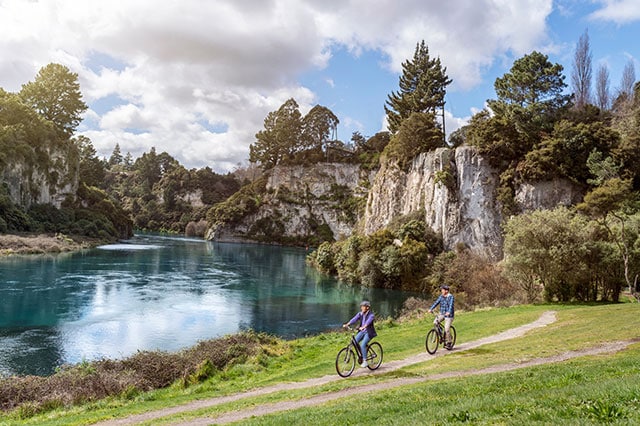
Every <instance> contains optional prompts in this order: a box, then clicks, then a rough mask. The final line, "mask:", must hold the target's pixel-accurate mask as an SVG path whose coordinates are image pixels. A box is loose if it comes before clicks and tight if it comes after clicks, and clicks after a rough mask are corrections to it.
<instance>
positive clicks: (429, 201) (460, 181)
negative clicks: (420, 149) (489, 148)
mask: <svg viewBox="0 0 640 426" xmlns="http://www.w3.org/2000/svg"><path fill="white" fill-rule="evenodd" d="M497 184H498V176H497V173H496V172H495V171H494V170H493V169H492V168H491V167H490V166H489V164H488V163H487V161H486V160H485V159H483V158H482V157H480V156H479V155H478V154H477V153H476V151H475V150H474V149H473V148H471V147H460V148H458V149H455V150H454V149H448V148H440V149H437V150H435V151H431V152H428V153H423V154H420V155H418V156H417V157H416V158H415V159H414V160H413V162H412V164H411V166H410V168H409V170H408V171H407V172H404V171H402V170H400V169H399V168H398V167H397V166H396V165H395V164H386V165H384V166H383V167H382V168H381V169H380V172H379V173H378V174H377V175H376V177H375V180H374V183H373V186H372V188H371V191H370V192H369V197H368V200H367V208H366V212H365V218H364V222H365V223H364V230H365V233H372V232H375V231H377V230H378V229H381V228H383V227H384V226H386V225H388V224H389V223H390V222H391V220H393V218H395V217H396V216H400V215H406V214H409V213H412V212H416V211H424V214H425V221H426V223H427V225H429V226H430V227H431V228H433V230H434V231H436V232H437V233H439V234H441V235H442V237H443V241H444V243H445V247H447V248H453V247H454V246H455V245H456V244H457V243H464V244H466V245H467V246H469V247H470V248H472V249H474V250H476V251H482V252H484V253H486V254H487V255H489V256H491V257H494V258H497V257H500V256H501V252H502V237H501V228H500V223H501V220H502V217H501V214H500V206H498V204H497V203H496V200H495V188H496V186H497Z"/></svg>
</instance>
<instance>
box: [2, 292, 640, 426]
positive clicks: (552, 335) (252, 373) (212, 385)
mask: <svg viewBox="0 0 640 426" xmlns="http://www.w3.org/2000/svg"><path fill="white" fill-rule="evenodd" d="M549 309H554V310H557V311H558V322H557V323H556V324H553V325H550V326H547V327H545V328H544V329H540V330H536V331H532V332H531V333H529V334H528V335H527V336H525V337H523V338H518V339H514V340H510V341H508V342H502V343H497V344H492V345H486V346H483V347H481V348H477V349H474V350H470V351H466V352H459V353H451V354H449V355H448V356H446V357H441V358H438V359H437V362H425V363H421V364H417V365H415V366H411V367H407V368H405V369H402V370H398V371H395V372H391V373H387V374H385V375H380V376H376V377H373V376H368V375H364V376H361V377H352V378H350V379H348V380H339V381H336V382H332V383H329V384H326V385H324V386H321V387H318V388H309V389H300V390H295V391H286V392H279V393H274V394H270V395H265V396H261V397H253V398H247V399H244V400H241V401H237V402H233V403H228V404H224V405H220V406H217V407H213V408H209V409H202V410H200V411H198V412H195V413H187V414H181V415H175V416H172V417H169V418H167V419H163V420H166V421H171V420H173V421H175V420H177V419H188V418H193V417H197V416H199V415H204V414H215V413H223V412H228V411H230V410H235V409H239V408H243V407H250V406H252V405H255V404H259V403H264V402H275V401H282V400H294V399H303V398H306V397H308V396H311V395H316V394H319V393H323V392H328V391H333V390H338V389H343V388H345V387H351V386H356V385H360V384H366V383H373V382H377V381H384V380H389V379H392V378H396V377H402V376H424V375H429V374H431V373H433V372H436V371H438V372H440V371H447V370H456V371H458V370H459V371H464V370H469V369H474V368H482V367H485V366H490V365H494V364H498V363H505V362H518V361H522V360H527V359H531V358H535V357H540V356H548V355H552V354H556V353H562V352H566V351H567V350H572V349H580V348H586V347H590V346H593V345H595V344H597V343H598V342H606V341H613V340H625V339H629V338H633V337H637V335H638V334H637V330H638V329H639V326H640V319H638V315H637V312H638V305H633V304H619V305H597V306H584V305H579V306H559V305H553V306H519V307H513V308H502V309H493V310H483V311H477V312H470V313H460V314H459V315H456V321H455V323H454V324H455V325H456V328H457V330H458V342H459V343H463V342H466V341H471V340H476V339H478V338H481V337H486V336H489V335H492V334H495V333H497V332H500V331H503V330H507V329H510V328H513V327H517V326H519V325H522V324H526V323H529V322H532V321H534V320H535V319H537V318H538V317H539V315H540V314H541V313H542V312H544V311H545V310H549ZM614 323H615V324H616V328H615V333H607V332H606V330H607V329H608V328H609V326H610V325H611V324H614ZM430 326H431V318H424V319H421V320H411V321H408V322H404V323H400V324H398V323H396V322H394V321H383V322H381V323H380V325H379V327H378V328H379V337H378V340H379V341H380V342H381V343H382V344H383V346H384V350H385V357H384V360H385V361H391V360H394V359H402V358H405V357H406V356H409V355H413V354H416V353H420V352H423V351H424V335H425V332H426V331H427V329H428V328H430ZM347 339H348V335H347V334H345V333H328V334H323V335H320V336H315V337H309V338H305V339H298V340H295V341H291V342H282V343H281V345H280V346H279V347H278V352H279V353H278V354H275V353H274V356H273V357H268V358H267V357H261V358H260V359H253V360H251V362H249V363H247V364H243V365H236V366H234V367H231V368H230V369H228V370H227V371H224V372H221V373H219V374H218V375H216V376H215V377H213V378H212V379H210V380H208V381H206V382H205V383H203V384H200V385H196V386H192V387H190V388H188V389H182V388H180V387H179V386H173V387H171V388H168V389H163V390H158V391H154V392H149V393H143V394H139V395H136V394H133V395H129V397H128V398H127V397H119V398H109V399H106V400H103V401H98V402H95V403H91V404H86V405H83V406H78V407H72V408H69V409H57V410H53V411H50V412H47V413H43V414H39V415H36V416H33V417H30V418H26V419H24V420H20V419H19V418H18V417H17V415H16V414H15V413H14V414H13V415H11V416H10V417H9V418H8V419H7V420H6V421H4V422H2V421H0V424H18V423H20V424H23V423H24V424H50V425H57V424H65V425H66V424H87V423H90V422H95V421H97V420H99V419H106V418H114V417H124V416H126V415H130V414H134V413H139V412H145V411H149V410H154V409H160V408H166V407H169V406H174V405H179V404H183V403H185V402H189V401H193V400H196V399H202V398H210V397H215V396H221V395H227V394H231V393H236V392H241V391H246V390H249V389H252V388H257V387H264V386H268V385H272V384H276V383H281V382H291V381H303V380H306V379H309V378H312V377H320V376H324V375H333V374H335V370H334V366H333V362H334V359H335V358H334V357H335V353H336V352H337V351H338V349H339V348H340V347H342V346H344V345H345V344H346V342H347ZM634 350H635V352H634V353H635V355H636V356H637V354H638V353H637V352H638V350H637V349H634ZM631 352H632V351H631V350H629V351H625V352H623V354H627V353H631ZM623 354H619V355H616V357H618V358H621V359H622V360H624V356H625V355H623ZM598 359H600V358H598ZM605 359H606V358H605ZM580 362H581V361H572V362H570V363H563V364H562V365H557V366H546V367H536V368H530V369H526V371H530V372H533V373H531V374H534V376H532V377H536V378H535V380H534V381H535V382H537V381H538V380H539V379H538V376H544V374H545V373H544V371H546V370H547V369H553V368H562V367H564V366H565V365H574V364H576V363H577V364H579V363H580ZM582 362H584V361H582ZM589 362H600V361H597V360H596V361H593V360H590V361H589ZM577 364H576V365H577ZM620 364H621V365H626V364H625V363H624V362H622V363H620ZM628 364H629V365H630V364H631V363H628ZM575 368H578V367H575ZM585 368H586V369H587V370H588V374H582V373H580V375H579V377H577V376H576V380H574V381H573V383H572V382H571V381H570V380H569V381H568V382H567V384H566V386H573V385H575V386H577V387H578V388H580V389H582V387H581V386H578V382H579V380H577V379H580V380H588V378H589V377H590V374H591V373H592V370H593V368H588V367H585ZM524 371H525V370H522V371H517V372H511V373H504V374H500V375H491V376H484V378H482V377H470V378H467V379H456V380H455V381H454V380H449V381H447V388H448V387H449V386H450V385H453V384H456V386H457V384H458V383H463V382H464V383H469V384H468V386H469V387H470V389H476V388H478V389H482V391H481V392H479V394H478V396H477V398H480V399H482V398H489V399H491V398H493V402H494V403H495V404H497V405H502V403H500V404H498V401H500V400H501V399H502V398H503V397H502V396H501V394H500V393H498V392H495V393H494V394H493V395H490V394H491V392H490V389H488V388H486V387H485V388H483V385H482V384H483V383H484V382H487V383H493V381H494V380H497V379H496V378H497V377H503V376H504V377H505V378H506V379H504V380H505V381H506V382H508V381H509V380H510V379H508V378H510V377H520V376H518V375H521V374H525V373H524ZM580 371H582V369H581V368H580ZM628 373H629V372H628V371H626V372H620V374H628ZM526 374H529V373H526ZM562 374H563V375H564V376H566V377H569V378H570V377H572V376H571V373H570V372H566V371H565V372H564V373H562ZM634 374H636V375H637V371H636V372H635V373H634ZM488 377H490V378H488ZM625 377H626V376H625ZM636 379H637V377H636ZM529 382H530V380H529ZM518 383H520V384H522V383H523V381H522V379H521V378H519V379H514V383H513V385H514V386H515V385H516V384H518ZM441 386H442V385H439V384H434V383H425V384H421V385H414V386H410V387H407V388H403V389H401V390H394V391H386V392H381V393H380V394H381V395H386V396H384V397H380V398H381V401H380V402H379V404H380V405H381V407H382V408H380V410H378V409H376V412H377V416H378V417H381V416H382V417H381V418H383V419H385V420H383V421H382V422H380V421H378V424H394V423H396V420H395V419H396V418H395V416H393V413H396V412H404V411H405V410H409V408H407V407H408V406H412V407H413V408H411V409H410V410H412V411H414V412H415V413H414V414H413V415H415V416H418V417H412V418H410V419H408V418H405V417H403V416H404V414H403V415H402V416H399V417H398V420H397V423H403V422H405V423H406V422H409V423H415V422H419V423H420V422H424V421H425V419H427V417H420V413H423V414H422V415H423V416H424V415H426V414H425V412H424V410H425V409H428V410H429V412H432V411H431V410H435V411H433V412H438V413H445V412H446V413H448V414H447V416H449V417H450V418H449V417H446V416H445V415H444V414H443V416H444V417H442V416H440V415H438V420H439V421H442V422H443V423H447V422H451V421H454V420H455V419H457V420H455V421H462V420H464V419H465V418H468V419H469V420H471V419H472V417H470V416H476V417H474V419H475V420H473V421H472V423H478V422H484V421H485V420H487V419H493V420H491V421H490V420H487V421H488V422H489V423H495V422H496V421H498V420H497V419H498V417H496V416H495V415H494V414H491V415H490V413H489V412H486V413H485V412H483V411H481V412H477V411H472V410H471V408H472V407H474V406H475V405H474V404H471V403H469V404H467V403H465V401H467V400H468V399H470V398H471V397H470V396H467V397H462V396H460V395H457V394H456V396H455V398H454V399H456V401H458V402H456V403H454V401H452V402H451V404H449V405H446V404H444V402H442V404H443V407H444V406H445V405H446V407H448V408H447V410H445V411H443V410H444V408H441V409H436V408H435V407H437V404H439V402H438V401H441V399H439V398H440V397H439V396H438V393H442V392H441V391H439V390H438V389H439V387H441ZM505 386H506V384H505ZM466 388H467V386H463V389H466ZM588 388H589V386H586V385H585V392H586V389H588ZM456 389H457V388H456ZM560 389H562V388H560ZM610 390H611V391H613V389H610ZM534 391H535V389H533V388H532V390H531V392H534ZM456 392H458V393H460V392H461V393H460V394H461V395H463V394H464V395H466V393H464V392H462V391H460V390H456ZM538 392H542V393H544V388H542V389H538ZM621 392H622V391H621ZM516 393H517V392H516ZM623 393H624V392H622V393H621V394H620V397H624V395H623ZM507 394H508V395H511V394H509V393H507ZM399 395H401V396H402V397H400V396H399ZM404 395H406V398H405V397H404ZM581 395H582V394H581ZM590 395H591V394H589V393H588V392H586V393H584V395H582V396H580V398H583V401H582V400H581V402H580V404H582V405H580V407H583V408H582V409H584V410H587V411H591V412H593V413H595V414H593V416H597V415H600V416H604V415H605V414H602V413H607V412H608V413H609V415H611V416H615V415H616V414H615V410H617V408H616V407H617V405H616V406H615V407H614V406H611V404H609V405H607V404H605V402H606V401H604V400H601V399H599V398H597V397H595V396H590ZM378 396H379V395H377V394H375V395H373V394H372V395H371V398H376V399H377V398H378ZM511 397H513V398H515V399H514V400H513V402H512V404H514V407H519V406H520V404H523V405H522V407H533V408H535V407H534V406H532V405H531V403H529V402H527V401H528V400H527V398H531V399H532V400H536V398H538V397H539V395H537V394H535V392H534V393H533V394H528V393H522V394H518V395H511V396H510V398H511ZM368 398H369V397H368ZM474 398H475V397H474ZM518 398H524V399H518ZM431 399H434V402H433V403H432V402H431ZM471 399H472V398H471ZM480 399H478V400H477V401H476V403H478V404H479V403H480V402H481V401H480ZM442 401H446V398H445V399H444V400H442ZM507 402H508V401H506V400H505V403H507ZM343 404H345V405H344V407H343ZM349 404H351V402H344V403H332V404H328V405H327V406H326V407H320V408H314V409H305V410H297V411H295V412H294V413H296V414H295V415H300V416H301V417H300V420H298V419H297V418H296V423H300V422H302V423H308V422H307V421H305V420H304V419H311V418H313V419H316V420H317V419H318V418H320V419H321V418H323V416H325V414H321V413H323V412H324V411H323V410H326V409H328V408H327V407H333V408H331V412H332V413H334V412H337V413H344V414H343V415H344V416H343V417H340V416H338V417H335V416H334V415H333V414H332V416H330V417H324V418H326V419H327V421H329V420H331V422H332V423H334V422H337V421H339V422H345V423H347V424H349V423H350V422H351V423H353V422H354V419H358V417H351V416H350V415H349V414H348V413H350V412H351V410H352V408H353V407H352V406H351V405H349ZM412 404H414V405H415V406H413V405H412ZM432 404H435V405H433V406H432ZM487 404H488V405H490V404H489V403H487ZM495 404H494V405H495ZM509 404H511V402H509ZM367 405H369V403H367ZM547 405H549V404H548V403H547V404H546V405H545V404H543V405H541V406H540V407H541V409H542V408H544V409H545V410H546V409H547V408H548V407H547ZM354 406H357V404H355V405H354ZM420 407H422V408H420ZM533 408H527V409H528V410H529V411H531V410H532V409H533ZM334 410H335V411H334ZM421 410H422V411H421ZM514 410H515V409H514ZM518 410H520V409H518ZM518 410H516V411H518ZM612 410H613V411H612ZM625 410H626V411H624V415H625V416H627V418H628V416H630V415H634V414H633V413H634V411H633V410H631V411H629V410H627V409H626V408H625ZM356 411H357V410H356ZM487 411H488V410H487ZM534 411H535V410H534ZM534 411H532V412H534ZM535 412H536V413H537V411H535ZM598 412H600V414H597V413H598ZM385 413H388V416H387V415H386V414H385ZM466 413H468V414H466ZM361 414H363V413H361ZM383 414H385V416H386V417H385V416H383ZM556 414H557V413H556ZM290 415H292V414H282V415H280V416H278V415H275V416H269V417H265V419H263V420H260V419H258V420H255V421H256V422H258V423H260V422H263V421H264V422H266V423H265V424H270V423H269V422H272V423H280V422H281V421H282V422H286V421H291V417H287V416H290ZM519 415H520V414H518V416H519ZM523 415H524V414H523ZM540 415H541V414H540ZM316 416H319V417H318V418H317V417H316ZM492 416H493V417H492ZM515 418H518V419H520V418H521V417H515ZM545 418H546V417H545ZM452 419H453V420H452ZM316 420H314V421H313V423H317V421H316ZM363 421H364V420H363ZM500 421H502V422H506V423H511V420H509V419H507V418H505V419H502V420H499V421H498V423H499V422H500ZM541 421H542V422H544V420H541ZM359 422H360V421H359V420H358V423H359ZM158 423H159V422H158V421H157V420H154V421H153V422H150V423H149V424H158Z"/></svg>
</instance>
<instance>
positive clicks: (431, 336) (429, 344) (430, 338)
mask: <svg viewBox="0 0 640 426" xmlns="http://www.w3.org/2000/svg"><path fill="white" fill-rule="evenodd" d="M439 344H440V339H438V334H437V333H436V331H435V330H434V329H431V330H429V332H428V333H427V339H426V341H425V343H424V345H425V346H426V348H427V352H429V353H430V354H431V355H433V354H435V353H436V351H437V350H438V345H439Z"/></svg>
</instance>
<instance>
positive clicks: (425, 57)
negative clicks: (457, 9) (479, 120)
mask: <svg viewBox="0 0 640 426" xmlns="http://www.w3.org/2000/svg"><path fill="white" fill-rule="evenodd" d="M452 81H453V80H451V79H450V78H449V77H448V76H447V69H446V67H443V66H442V64H441V62H440V58H435V59H433V58H431V57H430V55H429V48H428V47H427V45H426V44H425V42H424V40H423V41H422V42H421V43H417V44H416V50H415V53H414V54H413V59H412V60H406V61H405V62H403V63H402V75H401V76H400V81H399V85H400V90H399V91H397V92H392V93H391V94H390V95H389V96H388V99H387V102H386V105H385V107H384V110H385V112H386V113H387V120H388V122H389V130H390V131H391V133H396V132H397V131H398V130H399V129H400V125H401V124H402V122H403V121H404V120H406V119H407V118H409V117H410V116H411V114H412V113H414V112H419V113H431V114H433V117H434V119H435V114H436V112H437V110H439V109H442V108H444V96H445V94H446V88H447V86H448V85H449V84H451V82H452Z"/></svg>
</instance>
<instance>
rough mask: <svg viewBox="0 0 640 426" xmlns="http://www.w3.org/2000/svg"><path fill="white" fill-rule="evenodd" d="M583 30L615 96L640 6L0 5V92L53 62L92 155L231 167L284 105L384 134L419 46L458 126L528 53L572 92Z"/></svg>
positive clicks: (569, 2) (637, 29) (471, 1)
mask: <svg viewBox="0 0 640 426" xmlns="http://www.w3.org/2000/svg"><path fill="white" fill-rule="evenodd" d="M585 29H588V31H589V36H590V41H591V48H592V53H593V62H594V72H595V69H596V68H597V67H598V66H599V65H600V64H606V66H607V67H608V69H609V73H610V78H611V90H612V92H614V91H615V88H616V87H617V86H618V84H619V81H620V76H621V73H622V69H623V67H624V66H625V64H626V63H627V62H628V61H630V60H631V61H633V63H634V64H635V67H636V69H637V70H638V73H639V74H640V63H638V59H640V51H639V50H640V48H639V47H638V43H637V40H640V1H638V0H592V1H577V0H555V1H554V0H449V1H447V2H442V1H440V0H325V1H315V0H216V1H204V0H181V1H178V0H168V1H163V2H157V1H152V0H130V1H124V0H122V1H116V0H110V1H107V0H94V1H91V2H85V1H74V0H40V1H37V0H36V1H28V2H27V1H23V0H0V51H2V56H0V87H3V88H4V89H5V90H9V91H17V90H19V89H20V85H21V84H23V83H25V82H27V81H29V80H31V79H32V78H33V77H34V76H35V74H36V73H37V71H38V69H39V68H40V67H42V66H44V65H46V64H47V63H50V62H58V63H62V64H64V65H66V66H68V67H69V68H70V69H71V70H72V71H74V72H76V73H78V75H79V80H80V84H81V87H82V91H83V94H84V96H85V100H86V101H87V103H88V105H89V107H90V109H89V111H87V113H86V114H85V118H84V121H83V123H82V124H81V126H80V128H79V132H81V133H82V134H84V135H86V136H88V137H90V138H91V140H92V141H93V143H94V145H95V147H96V149H97V150H98V152H99V154H100V155H103V156H108V155H109V154H110V152H111V151H112V150H113V147H114V146H115V144H116V143H118V144H120V146H121V149H122V150H123V151H124V152H127V151H129V152H131V153H132V154H133V155H134V156H138V155H140V154H141V153H142V152H145V151H148V150H149V149H150V148H151V147H152V146H155V147H156V149H157V150H158V151H167V152H169V153H170V154H171V155H173V156H174V157H176V158H177V159H179V160H180V161H181V162H182V163H183V164H185V165H187V166H188V167H202V166H210V167H212V168H213V169H215V170H217V171H228V170H232V169H233V168H234V167H237V165H238V164H243V163H246V159H247V156H248V147H249V144H251V143H252V142H253V141H254V135H255V133H256V132H257V131H258V130H260V129H261V128H262V121H263V119H264V117H265V116H266V114H267V113H268V112H269V111H273V110H275V109H277V108H278V107H279V106H280V105H281V104H282V103H283V102H284V101H285V100H286V99H288V98H290V97H294V98H295V99H296V100H297V101H298V103H299V104H300V107H301V110H302V112H303V113H305V112H306V111H308V110H309V109H310V108H311V107H312V106H313V105H315V104H321V105H325V106H327V107H329V108H330V109H331V110H332V111H334V113H335V114H336V115H337V116H338V118H339V119H340V122H341V123H340V127H339V129H338V136H339V138H340V139H342V140H348V139H349V138H350V136H351V133H352V132H353V131H356V130H358V131H360V132H361V133H363V134H364V135H368V136H370V135H373V134H375V133H376V132H378V131H380V130H381V129H382V128H383V126H384V122H383V119H384V109H383V106H384V102H385V100H386V97H387V95H388V94H389V93H390V92H391V91H393V90H396V89H397V85H398V76H399V72H400V69H401V66H400V64H401V63H402V61H403V60H405V59H407V58H410V57H411V56H412V54H413V51H414V48H415V44H416V43H417V42H419V41H420V40H422V39H424V40H425V41H426V43H427V45H428V46H429V48H430V51H431V53H432V55H434V56H440V58H441V60H442V62H443V64H444V65H445V66H446V67H447V69H448V73H449V76H450V77H452V78H453V80H454V82H453V84H452V85H451V86H450V87H449V91H448V94H447V98H446V100H447V105H446V110H447V130H448V131H452V130H454V129H456V128H458V127H459V126H461V125H463V124H464V123H465V122H466V120H468V119H469V117H470V116H471V115H472V114H473V113H474V112H475V111H477V110H479V109H481V108H482V107H483V106H484V102H485V101H486V99H489V98H493V97H494V91H493V82H494V81H495V79H496V77H499V76H501V75H503V74H504V73H505V72H507V71H508V70H509V68H510V67H511V65H512V63H513V61H514V60H515V59H517V58H519V57H521V56H523V55H524V54H526V53H529V52H531V51H532V50H539V51H542V52H544V53H546V54H548V55H549V56H550V59H551V60H552V61H554V62H559V63H560V64H562V65H563V66H564V67H565V74H566V76H567V80H566V81H567V83H570V73H571V63H572V59H573V49H574V46H575V43H576V41H577V40H578V38H579V37H580V35H581V34H582V33H583V32H584V31H585Z"/></svg>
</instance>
